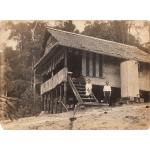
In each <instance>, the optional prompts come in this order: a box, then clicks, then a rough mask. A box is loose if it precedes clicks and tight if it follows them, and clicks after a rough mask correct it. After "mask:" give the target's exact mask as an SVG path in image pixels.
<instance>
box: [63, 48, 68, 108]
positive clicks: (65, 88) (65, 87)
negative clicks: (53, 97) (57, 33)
mask: <svg viewBox="0 0 150 150" xmlns="http://www.w3.org/2000/svg"><path fill="white" fill-rule="evenodd" d="M67 57H68V51H67V49H65V57H64V59H65V63H64V67H65V68H68V65H67V63H68V58H67ZM66 102H67V81H64V97H63V103H64V104H65V105H66ZM63 111H65V109H64V108H63Z"/></svg>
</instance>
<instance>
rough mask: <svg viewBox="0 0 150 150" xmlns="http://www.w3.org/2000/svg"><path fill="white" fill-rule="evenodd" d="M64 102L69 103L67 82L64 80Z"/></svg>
mask: <svg viewBox="0 0 150 150" xmlns="http://www.w3.org/2000/svg"><path fill="white" fill-rule="evenodd" d="M63 103H64V104H65V105H66V103H67V82H64V98H63ZM63 111H65V108H64V107H63Z"/></svg>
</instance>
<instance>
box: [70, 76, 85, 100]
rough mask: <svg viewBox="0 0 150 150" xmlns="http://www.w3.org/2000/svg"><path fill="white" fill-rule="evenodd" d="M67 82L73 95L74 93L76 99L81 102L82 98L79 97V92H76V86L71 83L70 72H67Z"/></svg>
mask: <svg viewBox="0 0 150 150" xmlns="http://www.w3.org/2000/svg"><path fill="white" fill-rule="evenodd" d="M68 82H69V85H70V87H71V88H72V90H73V93H74V95H75V96H76V98H77V101H78V102H79V103H83V101H82V98H81V97H80V95H79V93H78V91H77V89H76V87H75V85H74V83H73V81H72V78H71V75H70V73H69V75H68Z"/></svg>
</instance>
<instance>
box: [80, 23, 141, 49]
mask: <svg viewBox="0 0 150 150" xmlns="http://www.w3.org/2000/svg"><path fill="white" fill-rule="evenodd" d="M130 28H131V22H130V21H94V22H93V23H92V22H87V23H86V26H85V28H84V31H83V32H82V34H85V35H89V36H93V37H97V38H101V39H105V40H110V41H115V42H119V43H124V44H129V45H135V46H138V44H139V41H138V40H137V39H136V38H135V37H134V36H133V35H131V34H130V32H129V31H130Z"/></svg>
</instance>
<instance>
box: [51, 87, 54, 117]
mask: <svg viewBox="0 0 150 150" xmlns="http://www.w3.org/2000/svg"><path fill="white" fill-rule="evenodd" d="M51 102H52V103H51V104H52V107H51V113H52V114H53V108H54V97H53V90H52V91H51Z"/></svg>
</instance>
